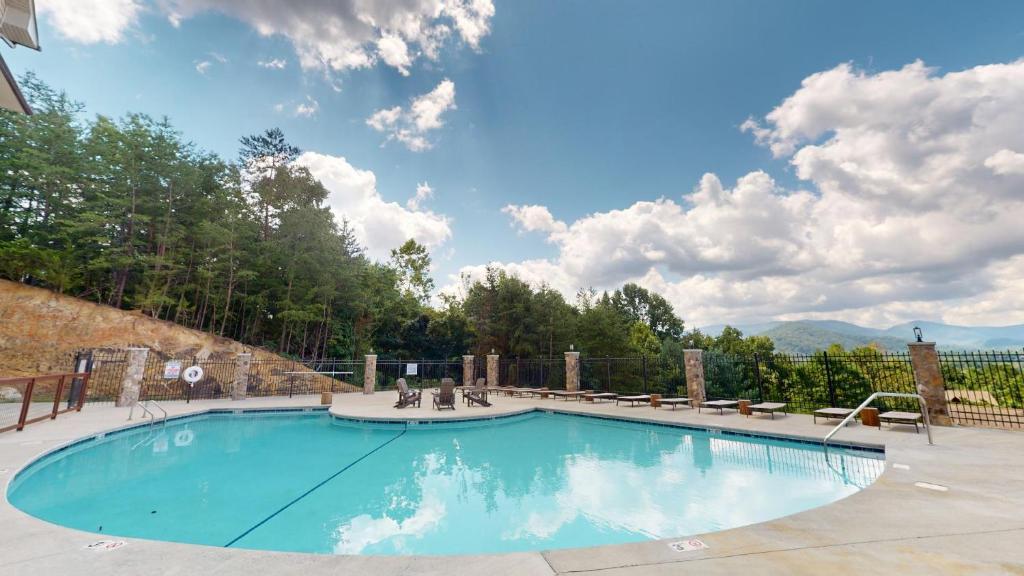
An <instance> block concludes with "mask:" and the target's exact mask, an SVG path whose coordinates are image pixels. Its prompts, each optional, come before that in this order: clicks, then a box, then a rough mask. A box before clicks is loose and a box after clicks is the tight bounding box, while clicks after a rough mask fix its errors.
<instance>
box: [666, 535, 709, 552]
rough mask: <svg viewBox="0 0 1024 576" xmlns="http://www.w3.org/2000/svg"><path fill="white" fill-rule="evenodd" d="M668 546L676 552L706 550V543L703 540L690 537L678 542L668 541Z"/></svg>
mask: <svg viewBox="0 0 1024 576" xmlns="http://www.w3.org/2000/svg"><path fill="white" fill-rule="evenodd" d="M668 547H669V548H671V549H673V550H675V551H676V552H696V551H697V550H707V549H708V545H707V544H705V543H704V541H703V540H699V539H697V538H690V539H689V540H680V541H679V542H670V543H669V545H668Z"/></svg>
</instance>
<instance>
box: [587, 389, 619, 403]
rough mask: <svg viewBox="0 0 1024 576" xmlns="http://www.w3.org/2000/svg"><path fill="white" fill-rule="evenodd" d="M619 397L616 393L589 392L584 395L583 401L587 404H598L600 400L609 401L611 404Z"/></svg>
mask: <svg viewBox="0 0 1024 576" xmlns="http://www.w3.org/2000/svg"><path fill="white" fill-rule="evenodd" d="M618 397H619V395H618V394H616V393H614V392H588V393H586V394H584V395H583V399H584V400H586V401H587V402H593V403H595V404H596V403H597V402H598V401H599V400H608V401H609V402H611V401H612V400H615V399H616V398H618Z"/></svg>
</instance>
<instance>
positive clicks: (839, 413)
mask: <svg viewBox="0 0 1024 576" xmlns="http://www.w3.org/2000/svg"><path fill="white" fill-rule="evenodd" d="M852 413H853V409H852V408H818V409H817V410H815V411H814V423H815V424H817V423H818V418H824V419H825V421H826V422H827V421H829V420H831V419H833V418H836V419H838V420H842V419H843V418H846V417H847V416H849V415H850V414H852Z"/></svg>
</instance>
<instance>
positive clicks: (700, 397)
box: [683, 350, 707, 406]
mask: <svg viewBox="0 0 1024 576" xmlns="http://www.w3.org/2000/svg"><path fill="white" fill-rule="evenodd" d="M683 367H684V368H686V397H687V398H689V399H690V405H691V406H696V405H699V404H700V403H701V402H703V401H704V400H706V399H707V396H706V395H705V392H704V351H703V350H683Z"/></svg>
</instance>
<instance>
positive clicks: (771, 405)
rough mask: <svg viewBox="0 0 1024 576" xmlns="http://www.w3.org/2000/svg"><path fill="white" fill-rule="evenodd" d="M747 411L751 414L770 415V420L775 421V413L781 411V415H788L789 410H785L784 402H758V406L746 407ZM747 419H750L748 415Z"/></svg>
mask: <svg viewBox="0 0 1024 576" xmlns="http://www.w3.org/2000/svg"><path fill="white" fill-rule="evenodd" d="M747 410H750V412H751V413H753V412H757V413H759V414H771V415H772V420H775V413H776V412H777V411H779V410H782V413H783V414H785V415H787V416H788V415H789V410H787V409H786V403H785V402H760V403H758V404H751V405H749V406H747ZM747 418H750V414H747Z"/></svg>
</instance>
